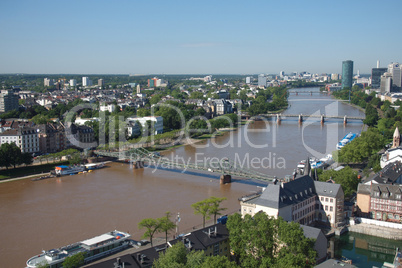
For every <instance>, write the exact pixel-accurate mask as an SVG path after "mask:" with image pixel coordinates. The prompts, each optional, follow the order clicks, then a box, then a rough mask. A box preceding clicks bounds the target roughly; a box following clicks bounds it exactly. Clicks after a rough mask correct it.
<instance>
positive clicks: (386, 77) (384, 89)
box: [380, 72, 392, 93]
mask: <svg viewBox="0 0 402 268" xmlns="http://www.w3.org/2000/svg"><path fill="white" fill-rule="evenodd" d="M391 88H392V74H391V73H388V72H386V73H384V74H383V75H381V83H380V91H381V93H389V92H391Z"/></svg>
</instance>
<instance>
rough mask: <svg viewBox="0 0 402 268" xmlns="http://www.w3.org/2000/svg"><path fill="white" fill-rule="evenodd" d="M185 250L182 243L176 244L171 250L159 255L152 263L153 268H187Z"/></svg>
mask: <svg viewBox="0 0 402 268" xmlns="http://www.w3.org/2000/svg"><path fill="white" fill-rule="evenodd" d="M186 263H187V249H186V247H185V246H184V244H183V243H176V244H174V245H173V246H172V247H171V248H169V249H168V250H166V252H165V253H161V254H160V255H159V258H158V259H157V260H156V261H154V263H153V267H155V268H172V267H187V266H186Z"/></svg>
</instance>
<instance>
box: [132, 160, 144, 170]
mask: <svg viewBox="0 0 402 268" xmlns="http://www.w3.org/2000/svg"><path fill="white" fill-rule="evenodd" d="M133 167H134V168H135V169H138V168H144V161H135V162H134V165H133Z"/></svg>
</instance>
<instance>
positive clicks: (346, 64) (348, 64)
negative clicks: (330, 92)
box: [342, 60, 353, 89]
mask: <svg viewBox="0 0 402 268" xmlns="http://www.w3.org/2000/svg"><path fill="white" fill-rule="evenodd" d="M352 83H353V61H351V60H346V61H343V62H342V89H343V88H352Z"/></svg>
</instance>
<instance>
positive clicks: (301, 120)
mask: <svg viewBox="0 0 402 268" xmlns="http://www.w3.org/2000/svg"><path fill="white" fill-rule="evenodd" d="M301 123H303V115H302V114H299V124H301Z"/></svg>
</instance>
